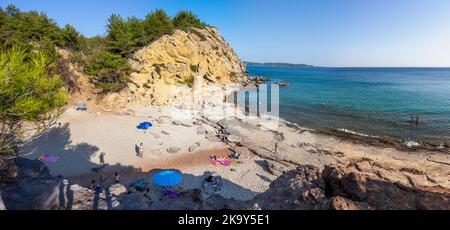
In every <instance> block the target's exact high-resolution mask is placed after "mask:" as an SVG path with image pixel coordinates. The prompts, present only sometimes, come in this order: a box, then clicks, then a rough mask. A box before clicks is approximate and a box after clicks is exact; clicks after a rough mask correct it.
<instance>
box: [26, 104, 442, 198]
mask: <svg viewBox="0 0 450 230" xmlns="http://www.w3.org/2000/svg"><path fill="white" fill-rule="evenodd" d="M171 112H172V111H171V110H170V109H169V108H163V107H142V108H134V109H126V110H120V111H115V112H111V111H109V112H108V111H102V110H100V109H97V110H88V111H76V110H74V109H73V108H68V109H67V110H66V112H65V113H64V114H63V115H62V117H61V119H60V120H59V123H60V124H56V125H55V126H54V127H53V128H52V129H50V130H49V131H48V132H46V133H44V134H43V135H41V136H40V137H38V138H36V139H34V140H32V141H30V142H29V143H26V144H25V145H24V146H23V148H22V151H23V152H24V153H25V154H26V157H27V158H29V159H37V158H38V157H39V155H41V154H50V155H56V156H59V157H60V159H59V161H58V162H56V163H46V165H48V167H49V169H50V172H51V174H53V175H55V176H57V175H62V176H64V177H66V178H68V179H69V180H70V181H71V183H73V184H79V185H82V186H86V187H87V186H89V185H90V183H91V180H93V179H95V180H96V181H101V178H102V177H103V178H105V180H104V181H102V182H101V183H102V184H104V185H106V186H107V185H109V184H112V180H113V179H112V178H113V175H114V173H116V172H118V173H119V174H120V176H121V183H122V184H124V185H128V184H130V183H131V182H133V181H135V180H137V179H146V180H148V181H149V182H150V183H151V180H150V177H151V175H153V173H155V172H158V171H160V170H162V169H176V170H179V171H180V172H182V173H183V177H184V178H183V179H184V181H183V184H181V185H180V186H179V187H180V188H181V189H192V188H201V187H202V184H203V181H204V179H205V178H206V176H207V175H208V174H209V173H210V172H217V173H218V174H219V175H221V176H222V177H223V179H224V186H223V189H222V190H221V191H220V193H219V194H221V195H222V196H224V197H226V198H235V199H240V200H248V199H251V198H253V197H254V196H256V195H257V194H259V193H262V192H264V191H266V190H267V189H268V188H269V184H270V183H271V182H272V181H273V180H274V179H276V177H277V176H278V175H274V173H273V171H274V170H268V167H272V168H276V169H278V170H281V171H283V170H289V169H293V168H295V167H296V165H300V164H303V165H313V166H316V167H318V168H321V169H322V168H323V167H324V166H325V165H332V164H338V165H345V166H353V167H354V168H355V170H358V171H360V172H363V173H367V174H370V175H373V174H375V175H377V176H378V177H380V178H382V179H384V180H388V181H395V182H401V183H403V184H407V185H409V186H441V187H445V188H450V181H449V180H448V178H449V175H450V157H449V155H447V154H444V153H439V152H428V151H415V150H411V151H400V150H397V149H395V148H383V147H378V146H373V145H367V144H361V143H355V142H353V141H351V140H348V139H342V138H338V137H334V136H329V135H323V134H318V133H315V132H314V131H311V130H307V129H301V128H298V127H293V126H292V125H289V124H287V123H284V122H280V124H279V127H278V128H277V129H275V130H267V129H265V128H262V127H261V125H259V124H258V122H259V120H258V119H253V120H246V121H243V120H240V119H236V118H228V119H225V120H221V121H213V120H210V119H208V118H206V117H197V118H194V119H191V120H189V119H182V120H176V119H174V118H172V117H171V116H170V114H171ZM143 121H149V122H152V124H153V126H152V127H151V128H150V129H149V130H148V131H146V132H144V131H142V130H138V129H137V128H136V126H137V125H138V124H139V123H140V122H143ZM141 142H142V143H143V144H144V157H143V158H142V159H141V158H139V157H138V156H137V154H136V150H135V145H138V144H139V143H141ZM275 143H278V144H277V151H276V152H275V149H274V146H275ZM233 152H238V153H240V154H242V156H241V157H240V158H239V159H238V160H232V164H231V165H230V166H223V165H213V164H211V163H210V162H209V156H217V157H226V156H227V155H228V154H230V153H233ZM151 188H152V192H153V194H155V196H157V194H158V193H159V192H160V190H158V188H157V187H156V186H151Z"/></svg>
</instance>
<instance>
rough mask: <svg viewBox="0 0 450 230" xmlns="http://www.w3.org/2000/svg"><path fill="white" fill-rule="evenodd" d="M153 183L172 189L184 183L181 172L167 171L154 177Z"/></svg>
mask: <svg viewBox="0 0 450 230" xmlns="http://www.w3.org/2000/svg"><path fill="white" fill-rule="evenodd" d="M152 181H153V183H154V184H156V185H159V186H165V187H170V186H175V185H178V184H180V183H181V182H182V181H183V177H182V176H181V174H180V173H179V172H176V171H173V170H165V171H161V172H159V173H157V174H155V175H153V177H152Z"/></svg>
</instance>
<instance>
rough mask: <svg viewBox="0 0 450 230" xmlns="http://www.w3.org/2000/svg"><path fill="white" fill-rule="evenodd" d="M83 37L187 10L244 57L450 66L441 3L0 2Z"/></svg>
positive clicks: (446, 8)
mask: <svg viewBox="0 0 450 230" xmlns="http://www.w3.org/2000/svg"><path fill="white" fill-rule="evenodd" d="M8 4H14V5H16V6H17V7H19V8H20V9H22V10H38V11H45V12H47V14H48V15H49V17H51V18H53V19H55V20H56V22H58V24H60V25H65V24H71V25H74V26H75V27H76V28H77V29H78V30H79V31H81V32H82V33H83V34H85V35H86V36H93V35H96V34H104V33H105V25H106V21H107V18H108V17H109V16H110V15H111V14H112V13H118V14H120V15H122V16H124V17H127V16H133V15H134V16H137V17H141V18H142V17H144V16H145V15H146V14H147V13H148V12H150V11H152V10H154V9H156V8H162V9H164V10H166V11H167V12H168V13H169V14H170V15H174V14H175V13H176V12H177V11H179V10H181V9H188V10H191V11H193V12H195V13H196V14H197V15H198V16H199V17H200V18H201V19H202V20H203V21H205V22H207V23H208V24H211V25H214V26H216V27H218V28H219V29H220V31H221V33H222V35H223V36H224V37H225V39H226V40H227V41H228V42H229V43H230V44H231V45H232V46H233V48H234V49H235V50H236V52H237V53H238V55H239V56H240V57H241V58H242V59H243V60H247V61H257V62H268V61H272V62H292V63H305V64H313V65H318V66H418V67H423V66H441V67H442V66H446V67H449V66H450V1H448V0H127V1H123V0H71V1H67V0H39V1H31V0H15V1H12V0H2V1H1V2H0V6H2V7H5V6H7V5H8Z"/></svg>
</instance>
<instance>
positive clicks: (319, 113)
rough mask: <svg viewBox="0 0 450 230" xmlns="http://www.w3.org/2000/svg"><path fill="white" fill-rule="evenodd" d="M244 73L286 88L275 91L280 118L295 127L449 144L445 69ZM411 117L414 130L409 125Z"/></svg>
mask: <svg viewBox="0 0 450 230" xmlns="http://www.w3.org/2000/svg"><path fill="white" fill-rule="evenodd" d="M247 69H248V72H249V74H250V75H251V76H264V77H268V78H270V79H271V80H272V82H288V83H289V84H290V85H289V87H285V88H283V87H282V88H280V96H279V97H280V107H279V110H280V116H281V117H282V118H284V119H286V120H288V121H291V122H295V123H298V124H299V125H300V126H304V127H309V128H313V129H317V130H325V131H330V130H336V129H348V130H352V131H355V132H359V133H364V134H370V135H376V136H386V135H387V136H393V137H400V138H403V139H405V140H407V139H410V140H429V139H432V140H440V141H449V140H450V68H291V67H256V66H248V67H247ZM322 103H324V105H325V106H322ZM417 115H418V116H419V117H420V120H421V122H420V124H419V126H418V127H417V126H416V124H415V122H411V116H414V119H415V116H417Z"/></svg>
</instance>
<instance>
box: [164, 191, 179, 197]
mask: <svg viewBox="0 0 450 230" xmlns="http://www.w3.org/2000/svg"><path fill="white" fill-rule="evenodd" d="M164 196H167V197H170V198H178V197H180V196H181V194H180V193H178V192H175V191H172V190H165V191H164Z"/></svg>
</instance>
